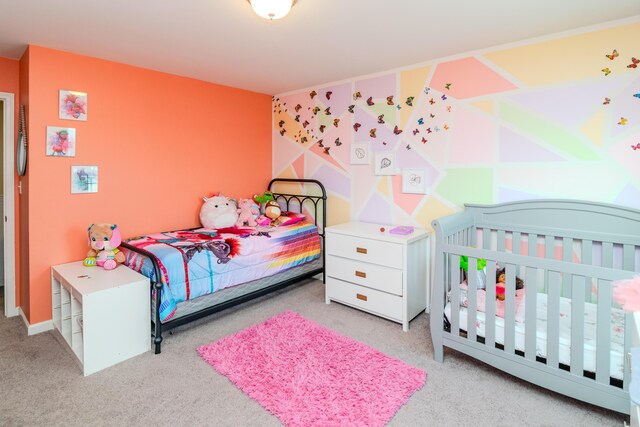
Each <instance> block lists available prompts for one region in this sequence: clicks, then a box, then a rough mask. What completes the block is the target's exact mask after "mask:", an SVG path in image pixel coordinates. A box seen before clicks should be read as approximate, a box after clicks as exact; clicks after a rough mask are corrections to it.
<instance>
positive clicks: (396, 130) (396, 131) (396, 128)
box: [393, 125, 402, 135]
mask: <svg viewBox="0 0 640 427" xmlns="http://www.w3.org/2000/svg"><path fill="white" fill-rule="evenodd" d="M393 133H394V134H396V135H400V134H401V133H402V129H399V128H398V125H396V126H395V127H394V128H393Z"/></svg>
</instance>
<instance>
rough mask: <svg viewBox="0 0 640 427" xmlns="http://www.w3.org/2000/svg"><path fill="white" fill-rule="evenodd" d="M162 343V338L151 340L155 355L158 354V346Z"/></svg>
mask: <svg viewBox="0 0 640 427" xmlns="http://www.w3.org/2000/svg"><path fill="white" fill-rule="evenodd" d="M161 343H162V337H155V338H154V339H153V345H155V346H156V350H155V354H160V345H161Z"/></svg>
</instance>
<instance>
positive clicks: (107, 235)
mask: <svg viewBox="0 0 640 427" xmlns="http://www.w3.org/2000/svg"><path fill="white" fill-rule="evenodd" d="M88 231H89V246H91V250H89V252H88V253H87V257H86V258H85V259H84V262H83V264H84V265H85V266H87V267H93V266H96V265H97V266H99V267H102V268H104V269H105V270H113V269H114V268H116V267H117V266H118V265H119V264H122V263H123V262H124V254H123V253H122V252H120V250H119V249H118V246H120V243H122V236H121V234H120V230H118V226H117V225H115V224H91V227H89V230H88Z"/></svg>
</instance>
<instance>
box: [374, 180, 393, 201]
mask: <svg viewBox="0 0 640 427" xmlns="http://www.w3.org/2000/svg"><path fill="white" fill-rule="evenodd" d="M376 188H377V189H378V192H379V193H380V194H384V195H385V196H386V197H391V187H390V185H389V177H387V176H383V177H381V178H380V179H379V180H378V185H377V186H376Z"/></svg>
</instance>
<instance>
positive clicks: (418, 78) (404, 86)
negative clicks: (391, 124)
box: [397, 66, 431, 128]
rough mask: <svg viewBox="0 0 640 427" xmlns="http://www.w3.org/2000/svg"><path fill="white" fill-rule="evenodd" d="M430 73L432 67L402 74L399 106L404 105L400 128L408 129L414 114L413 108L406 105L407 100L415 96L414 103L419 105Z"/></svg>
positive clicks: (415, 69) (401, 112) (401, 111)
mask: <svg viewBox="0 0 640 427" xmlns="http://www.w3.org/2000/svg"><path fill="white" fill-rule="evenodd" d="M430 72H431V66H426V67H420V68H414V69H412V70H408V71H403V72H401V73H400V99H399V100H398V102H397V104H399V103H404V104H402V106H403V108H402V109H401V110H400V127H403V128H404V127H406V125H407V121H409V118H410V117H411V114H412V113H413V108H411V107H409V106H407V105H406V100H407V98H408V97H410V96H413V97H414V98H415V99H414V102H415V103H416V104H417V101H418V98H419V97H420V95H422V93H423V91H424V88H425V87H426V86H427V77H428V76H429V73H430ZM416 104H414V105H416Z"/></svg>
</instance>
